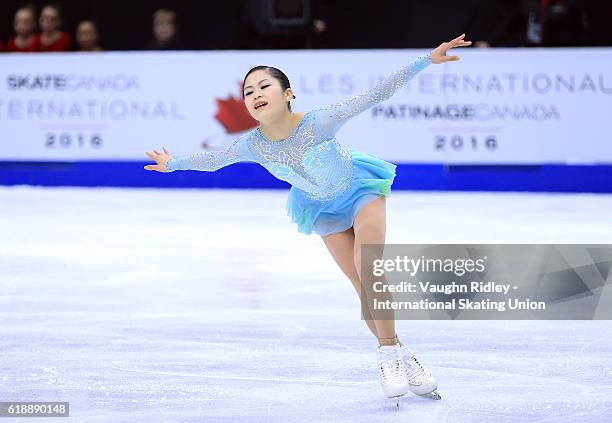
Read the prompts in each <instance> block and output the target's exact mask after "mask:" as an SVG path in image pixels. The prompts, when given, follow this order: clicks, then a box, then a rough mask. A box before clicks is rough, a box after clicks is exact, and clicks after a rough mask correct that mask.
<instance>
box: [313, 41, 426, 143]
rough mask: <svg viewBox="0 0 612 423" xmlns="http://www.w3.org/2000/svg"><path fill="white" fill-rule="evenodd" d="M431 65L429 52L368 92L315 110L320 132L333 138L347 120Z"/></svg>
mask: <svg viewBox="0 0 612 423" xmlns="http://www.w3.org/2000/svg"><path fill="white" fill-rule="evenodd" d="M431 63H432V61H431V52H429V53H427V54H426V55H423V56H420V57H418V58H416V59H415V60H413V61H412V62H411V63H409V64H408V65H406V66H404V67H402V68H401V69H399V70H398V71H395V72H394V73H392V74H391V75H389V76H387V77H386V78H385V79H384V80H383V81H382V82H380V83H379V84H377V85H376V86H374V87H372V88H371V89H369V90H368V91H366V92H364V93H361V94H358V95H356V96H354V97H351V98H349V99H348V100H344V101H342V102H339V103H336V104H330V105H327V106H323V107H321V108H319V109H316V110H315V112H316V114H317V121H318V122H319V127H320V129H321V131H322V132H323V134H324V135H326V136H328V137H332V136H334V134H335V133H336V132H337V131H338V130H339V129H340V127H341V126H342V125H344V124H345V123H346V122H347V121H348V120H349V119H351V118H352V117H354V116H356V115H358V114H359V113H361V112H363V111H364V110H367V109H369V108H370V107H372V106H374V105H375V104H378V103H381V102H383V101H385V100H388V99H389V98H391V96H392V95H393V94H395V92H396V91H397V90H398V89H399V88H400V87H402V86H403V85H404V84H405V83H406V82H407V81H409V80H411V79H412V78H413V77H414V76H415V75H416V74H417V73H419V72H420V71H422V70H423V69H425V68H426V67H427V66H429V65H430V64H431Z"/></svg>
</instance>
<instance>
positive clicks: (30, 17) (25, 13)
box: [6, 6, 40, 53]
mask: <svg viewBox="0 0 612 423" xmlns="http://www.w3.org/2000/svg"><path fill="white" fill-rule="evenodd" d="M14 29H15V36H14V37H11V38H10V39H9V41H8V43H7V44H6V51H10V52H21V53H31V52H35V51H39V50H40V45H39V42H40V41H39V39H38V37H36V35H35V34H34V31H35V30H36V10H34V7H33V6H24V7H21V8H19V9H17V11H16V12H15V20H14Z"/></svg>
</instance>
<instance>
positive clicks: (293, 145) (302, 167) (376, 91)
mask: <svg viewBox="0 0 612 423" xmlns="http://www.w3.org/2000/svg"><path fill="white" fill-rule="evenodd" d="M429 64H431V53H428V54H427V55H425V56H421V57H419V58H417V59H415V60H414V61H412V62H411V63H410V64H409V65H407V66H404V67H403V68H401V69H400V70H398V71H396V72H395V73H393V74H391V75H390V76H388V77H387V78H385V79H384V80H383V81H382V82H381V83H379V84H378V85H376V86H375V87H373V88H371V89H370V90H368V91H366V92H365V93H362V94H359V95H356V96H354V97H352V98H349V99H347V100H345V101H343V102H340V103H337V104H331V105H327V106H323V107H320V108H317V109H314V110H311V111H310V112H308V113H306V114H304V116H303V117H302V120H301V121H300V122H299V124H298V126H297V127H296V128H295V129H294V130H293V132H292V133H291V134H290V135H289V136H288V137H287V138H285V139H282V140H280V141H272V140H270V139H268V138H267V137H266V136H265V135H264V134H263V132H262V131H261V130H260V129H259V128H255V129H253V130H251V131H249V132H247V133H246V134H244V135H242V136H241V137H239V138H238V139H237V140H236V141H234V142H233V143H232V145H230V146H229V147H228V148H227V149H225V150H220V151H207V152H201V153H196V154H192V155H189V156H179V157H174V158H172V159H171V160H169V161H168V163H167V168H168V171H174V170H203V171H214V170H217V169H219V168H221V167H224V166H227V165H229V164H232V163H236V162H239V161H253V162H257V163H259V164H261V165H262V166H263V167H265V168H266V169H267V170H268V171H269V172H270V173H271V174H272V175H274V176H275V177H276V178H278V179H281V180H283V181H287V182H289V183H290V184H291V185H292V186H294V187H296V188H298V189H300V190H302V191H304V193H305V194H306V196H307V197H309V198H310V199H313V200H318V201H329V200H332V199H334V198H336V197H338V196H339V195H341V194H342V193H343V192H344V191H345V190H346V189H347V188H348V187H349V186H350V181H351V178H352V174H353V166H352V163H351V156H350V153H349V152H348V151H347V150H346V149H345V148H344V147H343V146H342V145H340V143H338V141H337V140H336V138H335V134H336V132H337V131H338V130H339V129H340V127H341V126H342V125H343V124H344V123H345V122H346V121H348V120H349V119H350V118H351V117H353V116H355V115H357V114H358V113H361V112H362V111H364V110H366V109H368V108H370V107H371V106H373V105H375V104H378V103H380V102H382V101H384V100H387V99H388V98H390V97H391V96H392V95H393V94H394V93H395V92H396V91H397V90H398V88H400V87H401V86H402V85H404V84H405V83H406V81H408V80H409V79H411V78H412V77H414V75H416V74H417V73H418V72H420V71H421V70H422V69H424V68H425V67H426V66H428V65H429Z"/></svg>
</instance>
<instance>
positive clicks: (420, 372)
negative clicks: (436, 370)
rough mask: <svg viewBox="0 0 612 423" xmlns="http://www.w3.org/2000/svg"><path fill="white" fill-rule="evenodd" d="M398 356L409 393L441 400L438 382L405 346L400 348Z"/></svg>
mask: <svg viewBox="0 0 612 423" xmlns="http://www.w3.org/2000/svg"><path fill="white" fill-rule="evenodd" d="M400 354H401V356H402V358H403V362H404V367H405V368H406V377H407V378H408V388H409V389H410V391H412V393H414V394H416V395H420V396H423V397H428V398H432V399H436V400H440V399H442V397H441V396H440V394H439V393H438V391H437V389H438V382H437V381H436V379H435V378H434V377H433V376H432V374H431V372H430V371H429V369H427V368H426V367H425V366H423V364H421V362H420V361H419V360H418V359H417V358H416V357H415V356H414V354H413V353H412V351H410V350H409V349H408V348H407V347H406V346H405V345H402V346H401V347H400Z"/></svg>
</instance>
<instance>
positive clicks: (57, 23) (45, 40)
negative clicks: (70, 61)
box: [38, 4, 71, 51]
mask: <svg viewBox="0 0 612 423" xmlns="http://www.w3.org/2000/svg"><path fill="white" fill-rule="evenodd" d="M38 24H39V25H40V30H41V33H40V34H39V35H38V38H39V45H40V51H69V50H70V42H71V40H70V35H68V34H67V33H66V32H63V31H62V30H61V27H62V12H61V10H60V7H59V5H57V4H48V5H46V6H45V7H43V8H42V10H41V12H40V18H39V19H38Z"/></svg>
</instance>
